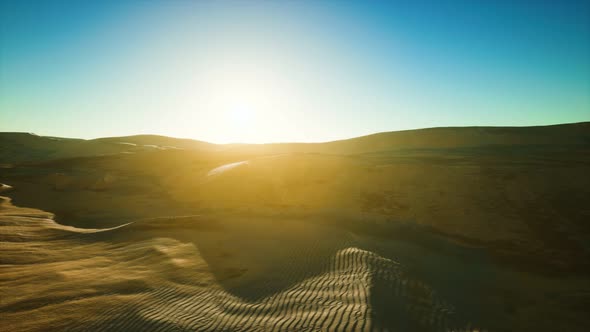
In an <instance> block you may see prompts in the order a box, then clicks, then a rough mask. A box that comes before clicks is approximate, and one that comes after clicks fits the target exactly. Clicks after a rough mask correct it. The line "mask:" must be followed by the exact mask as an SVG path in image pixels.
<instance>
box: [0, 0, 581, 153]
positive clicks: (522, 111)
mask: <svg viewBox="0 0 590 332" xmlns="http://www.w3.org/2000/svg"><path fill="white" fill-rule="evenodd" d="M588 13H590V2H588V1H562V2H559V3H558V2H550V1H523V0H520V1H512V2H510V3H508V2H490V3H483V2H481V3H480V2H477V3H472V2H467V1H417V2H412V3H411V4H409V3H401V2H388V3H387V4H384V3H377V2H361V1H358V2H355V1H346V2H317V1H313V2H312V1H301V2H290V1H289V2H288V1H276V2H266V1H258V2H255V1H247V2H233V1H228V2H214V1H211V2H209V1H202V2H192V1H100V2H98V1H97V2H93V3H90V2H78V1H52V2H48V1H26V2H25V1H12V0H9V1H5V0H3V1H0V131H24V132H35V133H37V134H39V135H45V136H61V137H80V138H96V137H112V136H125V135H135V134H142V133H149V134H159V135H165V136H172V137H185V138H194V139H198V140H204V141H208V142H213V143H228V142H243V143H269V142H320V141H330V140H335V139H343V138H351V137H357V136H362V135H366V134H371V133H376V132H384V131H393V130H404V129H414V128H424V127H441V126H472V125H478V126H527V125H546V124H557V123H568V122H582V121H588V120H590V14H588Z"/></svg>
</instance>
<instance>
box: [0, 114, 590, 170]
mask: <svg viewBox="0 0 590 332" xmlns="http://www.w3.org/2000/svg"><path fill="white" fill-rule="evenodd" d="M562 145H580V146H583V145H590V122H580V123H572V124H560V125H552V126H534V127H442V128H426V129H416V130H404V131H393V132H384V133H377V134H373V135H368V136H362V137H356V138H351V139H345V140H339V141H332V142H324V143H269V144H213V143H207V142H203V141H198V140H192V139H181V138H173V137H166V136H158V135H136V136H124V137H107V138H98V139H92V140H83V139H73V138H59V137H49V136H38V135H34V134H29V133H0V163H15V162H24V161H37V160H47V159H57V158H70V157H84V156H95V155H106V154H116V153H122V152H140V151H146V150H153V149H160V150H161V149H184V150H195V151H208V152H213V151H226V152H242V153H249V154H268V153H292V152H302V153H328V154H362V153H374V152H381V151H390V150H403V149H453V148H469V147H490V146H511V147H516V146H562Z"/></svg>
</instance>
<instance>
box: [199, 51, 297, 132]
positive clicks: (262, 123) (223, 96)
mask: <svg viewBox="0 0 590 332" xmlns="http://www.w3.org/2000/svg"><path fill="white" fill-rule="evenodd" d="M219 62H220V63H218V64H217V65H216V66H213V67H212V68H209V69H208V70H207V71H205V73H204V75H201V76H199V77H198V80H197V82H196V83H195V84H194V86H196V87H197V88H196V91H197V92H196V93H195V94H193V95H192V98H191V99H192V100H193V101H194V103H195V104H196V105H195V106H196V107H199V110H200V111H202V112H205V113H206V114H208V121H209V122H210V124H211V126H212V129H214V133H213V135H212V136H213V139H214V140H215V142H218V143H234V142H248V143H262V142H265V141H268V137H269V136H271V134H272V133H274V132H275V130H276V129H275V128H274V126H275V125H276V122H277V121H278V120H279V119H277V118H276V117H277V111H280V112H278V113H279V114H280V115H281V117H285V116H286V114H288V112H287V111H288V109H289V108H290V107H292V101H293V99H294V98H293V97H292V96H290V95H288V93H287V92H288V91H292V90H293V87H292V86H288V84H287V83H288V82H285V81H283V80H281V79H280V77H279V75H278V74H277V73H278V72H279V71H278V70H276V69H273V68H271V66H268V65H267V66H263V65H256V64H255V63H254V64H253V62H249V63H244V62H238V61H231V59H230V60H227V59H225V61H219Z"/></svg>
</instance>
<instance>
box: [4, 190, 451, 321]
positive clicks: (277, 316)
mask: <svg viewBox="0 0 590 332" xmlns="http://www.w3.org/2000/svg"><path fill="white" fill-rule="evenodd" d="M0 216H1V218H0V221H1V227H0V237H1V238H0V239H1V241H2V244H3V245H2V249H3V255H2V266H3V268H2V271H1V272H0V288H1V289H2V291H3V294H2V295H3V299H4V300H3V301H2V305H1V307H0V312H1V313H2V317H3V323H4V324H5V327H7V328H9V329H10V330H39V331H41V330H48V329H56V330H92V331H103V330H104V331H111V330H120V331H129V330H158V331H173V330H174V331H176V330H187V331H188V330H207V331H226V330H261V331H292V330H298V331H306V330H309V331H312V330H318V331H319V330H321V331H378V330H382V329H383V327H382V326H380V324H379V317H374V316H375V314H374V313H373V312H372V311H371V310H372V305H371V303H370V302H371V298H372V297H383V296H386V297H387V301H388V302H389V303H390V304H391V305H397V306H398V307H399V308H398V309H401V310H399V311H398V315H399V317H398V318H397V319H399V323H400V324H402V325H407V326H413V327H414V328H417V329H418V330H422V329H424V330H429V331H439V330H440V331H445V330H447V328H448V327H450V326H451V324H452V323H453V322H452V316H453V307H452V306H451V305H449V304H447V303H445V302H444V301H442V300H441V299H440V298H438V297H437V296H436V294H435V292H434V291H433V290H432V289H431V288H430V287H428V286H427V285H426V284H425V283H423V282H420V281H418V280H413V279H411V278H408V277H406V276H404V272H403V270H402V268H401V267H400V264H399V263H397V262H394V261H392V260H389V259H386V258H383V257H380V256H378V255H376V254H374V253H371V252H369V251H365V250H361V249H358V248H355V247H354V246H353V243H352V241H350V239H349V240H348V243H346V242H347V241H343V243H341V246H342V247H346V248H345V249H340V250H337V251H335V254H334V255H332V256H329V255H325V256H324V257H316V256H322V252H326V251H327V250H328V251H329V250H334V249H335V248H321V247H322V246H323V244H321V243H316V244H315V245H314V244H313V243H308V246H307V248H305V249H304V251H305V252H304V253H303V254H308V255H309V259H312V260H313V259H316V260H318V262H316V264H311V266H315V265H318V264H319V265H318V266H319V269H318V270H317V271H315V272H313V273H311V272H310V271H307V273H306V270H305V269H301V270H287V271H278V272H277V273H278V275H282V276H283V277H284V278H286V279H292V280H295V282H294V283H293V285H292V286H290V287H288V288H286V289H285V290H282V291H280V292H277V293H274V294H272V295H270V296H266V297H263V298H260V299H258V300H255V301H249V300H247V299H243V298H240V297H238V296H236V295H233V294H232V293H231V292H228V291H227V290H226V289H224V288H223V287H222V286H221V285H220V284H219V282H218V281H217V278H216V277H215V276H214V275H213V273H211V271H210V267H209V265H208V263H207V262H206V261H205V260H204V259H203V258H202V257H201V255H200V253H199V250H198V248H197V247H195V246H194V245H192V244H187V243H184V242H182V241H179V240H176V239H172V238H169V237H158V233H160V231H161V232H162V233H164V235H168V236H170V234H171V233H173V232H175V231H178V230H175V228H176V227H180V228H181V231H182V232H183V233H185V234H184V237H186V236H187V234H186V232H198V231H200V230H203V229H205V230H207V229H208V228H207V227H208V226H210V225H207V224H203V223H202V221H200V222H197V223H191V222H189V221H188V220H191V219H193V220H195V219H196V220H197V221H199V220H198V219H199V217H196V216H193V217H180V218H168V219H156V220H143V221H138V222H136V223H133V224H128V225H123V226H120V227H116V228H111V229H107V230H92V229H79V228H74V227H68V226H61V225H59V224H56V223H55V222H54V221H53V220H51V215H50V214H48V213H45V212H42V211H38V210H31V209H24V208H17V207H14V206H12V205H11V204H10V203H9V201H8V200H7V199H4V201H3V203H2V209H1V211H0ZM162 221H165V222H162ZM143 231H146V232H149V233H150V234H149V235H147V236H146V234H142V233H143ZM120 232H124V233H127V234H122V236H121V234H118V235H117V234H113V233H120ZM142 237H144V238H143V239H141V238H142ZM121 238H124V239H126V240H121ZM107 239H108V240H107ZM310 245H311V246H310ZM289 250H293V251H295V250H297V248H289ZM24 251H26V252H27V253H28V255H26V256H22V253H23V252H24ZM291 254H295V252H292V253H291ZM301 254H302V253H301V252H299V253H297V255H301ZM269 255H272V253H269ZM267 259H268V258H267ZM251 268H252V267H251ZM255 268H256V267H255V266H254V269H255ZM228 273H229V275H228V276H226V277H227V278H232V277H233V276H232V275H231V274H232V271H229V272H228ZM233 273H235V272H233ZM16 275H18V276H19V278H18V279H14V276H16ZM25 280H26V282H25ZM299 280H301V281H299ZM376 287H380V288H376ZM373 292H378V293H376V294H372V293H373ZM68 307H71V308H75V310H69V309H66V308H68ZM64 311H66V313H65V314H64ZM90 313H92V314H91V315H90ZM31 314H34V315H35V316H36V317H38V319H24V318H25V317H27V316H29V315H31ZM400 326H401V325H400Z"/></svg>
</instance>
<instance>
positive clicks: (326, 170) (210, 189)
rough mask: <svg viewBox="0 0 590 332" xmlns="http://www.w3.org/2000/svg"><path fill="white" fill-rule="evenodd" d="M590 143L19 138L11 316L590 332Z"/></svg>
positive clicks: (5, 226) (0, 164) (9, 232)
mask: <svg viewBox="0 0 590 332" xmlns="http://www.w3.org/2000/svg"><path fill="white" fill-rule="evenodd" d="M588 142H590V127H588V123H581V124H571V125H563V126H548V127H530V128H433V129H425V130H417V131H405V132H393V133H382V134H376V135H370V136H366V137H360V138H356V139H351V140H345V141H337V142H327V143H318V144H267V145H234V144H230V145H213V144H208V143H203V142H198V141H191V140H179V139H174V138H166V137H161V136H150V135H145V136H132V137H124V138H106V139H97V140H88V141H86V140H76V139H61V138H51V137H39V136H34V135H30V134H14V133H3V134H0V180H1V181H0V182H2V183H6V185H2V186H0V191H1V192H2V195H3V196H9V197H10V199H12V202H13V203H10V202H9V200H8V198H6V199H3V200H2V203H1V204H0V318H1V320H2V324H3V326H6V328H7V329H8V330H11V331H51V330H53V331H63V330H80V331H82V330H84V331H132V330H150V331H179V330H180V331H183V330H186V331H195V330H197V331H207V330H211V331H240V330H242V331H251V330H259V331H306V330H308V331H452V330H461V329H463V330H470V329H471V330H474V329H476V328H477V329H483V330H488V331H558V330H568V331H586V330H588V329H590V320H589V319H588V318H587V314H586V311H587V307H588V305H589V304H590V297H589V295H588V294H590V282H589V280H590V277H589V276H590V272H589V271H590V263H589V262H590V249H589V247H588V243H590V242H589V241H588V240H589V239H590V229H589V228H588V223H587V222H586V221H587V220H588V218H589V217H590V210H589V209H588V207H587V201H588V197H590V192H589V189H588V188H590V177H588V175H587V174H590V171H589V166H590V149H589V146H588ZM122 143H123V144H122ZM146 145H148V146H149V145H151V146H154V147H146ZM172 146H173V147H176V148H168V147H172ZM13 204H14V205H13ZM532 317H533V318H532Z"/></svg>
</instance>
